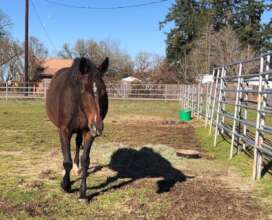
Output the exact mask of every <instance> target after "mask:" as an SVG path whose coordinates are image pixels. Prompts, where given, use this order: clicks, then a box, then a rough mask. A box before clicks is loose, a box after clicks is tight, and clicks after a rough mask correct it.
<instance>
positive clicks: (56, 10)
mask: <svg viewBox="0 0 272 220" xmlns="http://www.w3.org/2000/svg"><path fill="white" fill-rule="evenodd" d="M29 1H30V35H33V36H36V37H38V38H39V39H40V40H41V41H42V42H43V43H44V44H45V46H46V47H47V48H48V49H49V52H50V55H55V54H56V49H57V50H58V49H60V48H61V46H62V45H63V43H64V42H68V43H70V44H71V45H72V44H73V43H74V42H75V41H76V40H77V39H79V38H81V39H94V40H97V41H100V40H105V39H109V38H110V39H113V40H116V41H118V42H119V43H120V45H121V48H122V49H123V50H125V51H126V52H127V53H129V54H130V55H131V56H132V57H133V56H135V55H136V54H137V53H138V52H140V51H148V52H151V53H157V54H160V55H164V54H165V34H164V32H163V31H160V30H159V22H160V21H162V20H163V19H164V17H165V15H166V14H167V12H168V10H169V8H170V7H171V5H172V4H173V3H174V2H175V1H174V0H169V1H167V2H163V3H161V4H158V5H151V6H146V7H140V8H131V9H120V10H87V9H71V8H65V7H61V6H56V5H52V4H49V3H48V2H46V0H29ZM32 1H33V2H34V5H35V6H36V9H37V11H38V14H39V15H40V17H41V20H42V22H43V24H44V26H45V28H46V30H47V32H48V33H49V36H50V38H51V41H52V42H51V41H50V40H49V39H48V37H47V35H46V34H45V31H44V30H43V28H42V26H41V24H40V22H39V20H38V17H37V15H36V11H35V9H34V8H33V5H32ZM56 1H58V2H66V3H71V4H76V5H89V6H95V7H112V6H119V5H127V4H138V3H145V2H150V1H152V0H129V1H128V0H126V1H125V0H69V1H67V0H66V1H64V0H56ZM0 9H1V10H2V11H4V13H5V14H7V15H8V16H9V17H10V19H11V21H12V23H13V25H12V27H11V30H10V32H11V34H12V36H13V37H14V38H15V39H17V40H19V41H23V38H24V0H0ZM271 17H272V12H267V13H265V14H264V16H263V21H267V20H269V19H270V18H271ZM168 28H169V27H168ZM166 30H167V29H166ZM164 31H165V30H164Z"/></svg>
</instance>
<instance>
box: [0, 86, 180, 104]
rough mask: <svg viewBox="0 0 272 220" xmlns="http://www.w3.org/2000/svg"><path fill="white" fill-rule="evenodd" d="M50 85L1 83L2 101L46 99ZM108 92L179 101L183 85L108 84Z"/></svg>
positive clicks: (117, 96) (112, 95)
mask: <svg viewBox="0 0 272 220" xmlns="http://www.w3.org/2000/svg"><path fill="white" fill-rule="evenodd" d="M48 85H49V84H48V83H45V82H42V83H38V84H37V83H28V87H27V86H26V83H25V82H0V98H1V99H6V100H8V99H45V98H46V92H47V89H48ZM106 87H107V92H108V95H109V97H110V98H112V99H144V100H165V101H171V100H173V101H178V100H180V97H181V95H182V88H183V86H182V85H168V84H123V83H119V84H117V83H116V84H107V86H106Z"/></svg>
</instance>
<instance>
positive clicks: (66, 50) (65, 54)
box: [58, 43, 75, 59]
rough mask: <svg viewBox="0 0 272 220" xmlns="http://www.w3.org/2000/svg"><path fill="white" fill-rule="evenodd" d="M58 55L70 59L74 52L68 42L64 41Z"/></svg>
mask: <svg viewBox="0 0 272 220" xmlns="http://www.w3.org/2000/svg"><path fill="white" fill-rule="evenodd" d="M58 56H59V57H62V58H64V59H72V58H73V57H74V56H75V54H74V51H73V49H71V48H70V46H69V44H68V43H64V44H63V46H62V49H61V50H60V51H59V52H58Z"/></svg>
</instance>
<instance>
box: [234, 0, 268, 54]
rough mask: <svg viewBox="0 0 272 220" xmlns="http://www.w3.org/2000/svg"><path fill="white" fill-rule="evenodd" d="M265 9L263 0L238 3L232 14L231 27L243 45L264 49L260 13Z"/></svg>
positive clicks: (259, 49)
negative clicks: (236, 9)
mask: <svg viewBox="0 0 272 220" xmlns="http://www.w3.org/2000/svg"><path fill="white" fill-rule="evenodd" d="M265 9H266V4H265V2H264V1H263V0H261V1H256V0H246V1H242V2H241V3H240V4H239V7H238V11H237V13H235V14H234V22H233V24H232V27H233V29H234V30H235V31H236V33H237V35H238V37H239V39H240V41H241V42H242V44H243V46H244V47H249V46H250V47H254V48H255V49H256V50H257V51H261V50H264V49H265V48H263V46H264V41H263V40H264V37H266V36H265V35H266V33H265V32H263V26H264V25H263V24H262V15H263V13H264V11H265Z"/></svg>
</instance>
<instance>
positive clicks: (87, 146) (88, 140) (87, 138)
mask: <svg viewBox="0 0 272 220" xmlns="http://www.w3.org/2000/svg"><path fill="white" fill-rule="evenodd" d="M93 141H94V137H92V136H91V135H90V133H89V132H85V133H84V149H83V154H82V156H81V169H82V179H81V184H80V190H79V191H80V199H81V200H83V201H87V197H86V190H87V184H86V179H87V176H88V168H89V165H90V151H91V146H92V144H93Z"/></svg>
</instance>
